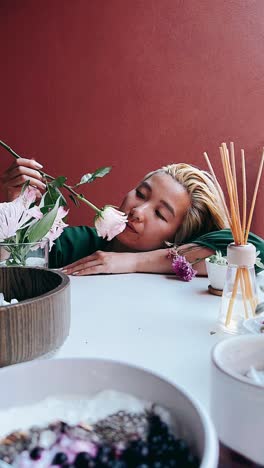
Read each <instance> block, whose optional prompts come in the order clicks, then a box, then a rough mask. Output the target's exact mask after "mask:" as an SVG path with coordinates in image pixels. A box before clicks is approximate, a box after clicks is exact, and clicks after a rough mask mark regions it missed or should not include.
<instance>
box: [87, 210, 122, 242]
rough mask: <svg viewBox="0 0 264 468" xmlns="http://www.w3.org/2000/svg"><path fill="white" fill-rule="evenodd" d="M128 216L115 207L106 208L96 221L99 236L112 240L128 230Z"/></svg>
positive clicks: (97, 216)
mask: <svg viewBox="0 0 264 468" xmlns="http://www.w3.org/2000/svg"><path fill="white" fill-rule="evenodd" d="M126 223H127V215H125V213H122V212H121V211H119V210H117V209H116V208H114V207H113V206H105V207H104V208H103V209H102V210H101V211H100V213H99V214H98V215H96V217H95V220H94V225H95V228H96V230H97V233H98V235H99V236H101V237H103V238H107V240H108V241H110V240H112V239H113V238H114V237H115V236H117V235H118V234H120V233H121V232H123V231H124V229H125V228H126Z"/></svg>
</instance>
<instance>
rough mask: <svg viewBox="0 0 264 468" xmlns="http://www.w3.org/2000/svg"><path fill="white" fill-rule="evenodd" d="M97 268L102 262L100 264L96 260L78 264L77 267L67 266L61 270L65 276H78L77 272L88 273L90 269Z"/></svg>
mask: <svg viewBox="0 0 264 468" xmlns="http://www.w3.org/2000/svg"><path fill="white" fill-rule="evenodd" d="M98 266H102V262H100V260H99V259H96V260H91V261H86V262H83V263H79V265H75V266H73V265H72V266H70V265H68V266H67V267H65V268H63V269H62V272H63V273H66V274H67V275H76V274H79V272H81V271H83V270H86V271H88V270H90V269H91V268H93V267H98ZM87 274H88V273H87Z"/></svg>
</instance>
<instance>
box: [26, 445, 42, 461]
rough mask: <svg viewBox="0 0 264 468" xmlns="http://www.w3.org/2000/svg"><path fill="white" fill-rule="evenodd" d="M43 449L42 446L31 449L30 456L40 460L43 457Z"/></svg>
mask: <svg viewBox="0 0 264 468" xmlns="http://www.w3.org/2000/svg"><path fill="white" fill-rule="evenodd" d="M42 452H43V449H42V448H41V447H35V448H33V449H32V450H31V452H30V454H29V456H30V458H31V459H32V460H39V459H40V458H41V454H42Z"/></svg>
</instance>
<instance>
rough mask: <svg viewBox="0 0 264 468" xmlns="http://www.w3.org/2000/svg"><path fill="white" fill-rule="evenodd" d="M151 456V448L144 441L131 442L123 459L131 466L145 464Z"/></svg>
mask: <svg viewBox="0 0 264 468" xmlns="http://www.w3.org/2000/svg"><path fill="white" fill-rule="evenodd" d="M148 456H149V446H148V444H147V443H146V442H144V441H143V440H134V441H132V442H130V444H129V446H128V448H127V449H126V450H125V451H124V453H123V459H124V460H125V461H126V462H127V463H128V464H129V465H131V466H135V465H137V464H139V463H145V462H146V461H147V460H148Z"/></svg>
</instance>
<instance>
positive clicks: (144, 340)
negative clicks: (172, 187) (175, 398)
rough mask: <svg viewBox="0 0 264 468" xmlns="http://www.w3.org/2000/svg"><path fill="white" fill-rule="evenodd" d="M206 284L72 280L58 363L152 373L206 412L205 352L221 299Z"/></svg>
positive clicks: (125, 278)
mask: <svg viewBox="0 0 264 468" xmlns="http://www.w3.org/2000/svg"><path fill="white" fill-rule="evenodd" d="M207 287H208V279H207V278H195V279H194V280H193V281H192V282H190V283H185V282H181V281H179V280H177V279H176V278H175V277H174V276H163V275H155V274H126V275H110V276H86V277H79V278H76V277H71V307H72V309H71V310H72V313H71V328H70V334H69V337H68V338H67V340H66V341H65V343H64V345H63V346H62V347H61V348H60V350H59V351H58V352H57V353H56V357H58V358H62V357H94V358H109V359H115V360H118V361H122V362H126V363H129V364H134V365H138V366H140V367H144V368H146V369H148V370H151V371H153V372H155V373H157V374H159V375H161V376H164V377H165V378H167V379H168V380H170V381H172V382H174V383H177V384H178V385H180V386H182V387H183V388H184V389H186V390H187V391H188V392H190V393H191V394H192V395H193V396H194V397H195V398H196V399H198V400H199V401H200V402H201V403H202V404H203V405H204V406H205V407H206V408H207V409H209V388H210V383H209V377H210V375H209V374H210V352H211V349H212V346H213V345H214V344H215V343H216V342H217V341H218V340H219V338H220V335H219V334H218V333H215V334H212V333H213V332H214V331H215V330H216V320H217V314H218V308H219V305H220V301H221V298H220V297H217V296H213V295H211V294H209V293H208V292H207Z"/></svg>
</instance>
